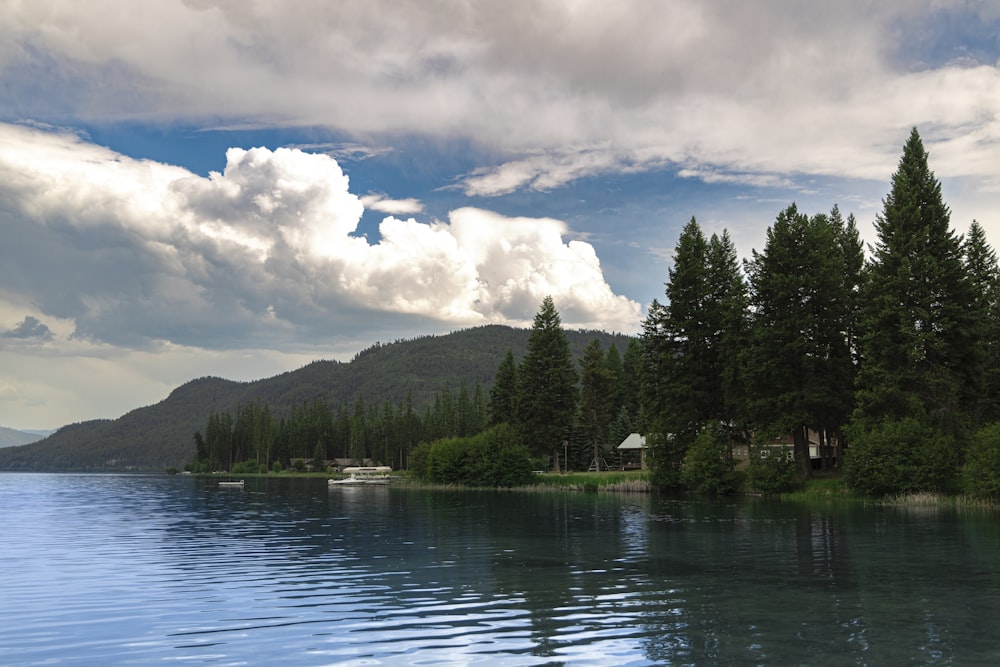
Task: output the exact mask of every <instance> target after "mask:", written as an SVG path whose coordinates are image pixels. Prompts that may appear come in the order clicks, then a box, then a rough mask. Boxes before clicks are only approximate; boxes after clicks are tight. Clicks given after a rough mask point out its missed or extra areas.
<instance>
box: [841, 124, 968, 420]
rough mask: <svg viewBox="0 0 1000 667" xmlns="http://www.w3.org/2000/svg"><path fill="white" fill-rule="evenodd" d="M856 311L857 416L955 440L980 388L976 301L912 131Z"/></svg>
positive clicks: (878, 226) (879, 221) (878, 227)
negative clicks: (919, 419)
mask: <svg viewBox="0 0 1000 667" xmlns="http://www.w3.org/2000/svg"><path fill="white" fill-rule="evenodd" d="M875 228H876V231H877V232H878V241H877V243H876V244H875V248H874V250H875V255H874V259H873V262H872V264H871V266H870V268H869V270H868V273H867V276H868V279H867V282H866V285H865V288H864V297H865V298H864V301H863V304H864V306H863V309H862V327H863V330H864V334H863V338H862V348H863V356H862V364H861V368H860V371H859V377H858V392H857V401H858V406H859V408H860V411H861V412H860V414H859V416H858V417H859V419H861V420H862V421H864V422H866V423H869V424H873V423H876V422H879V421H882V420H884V419H889V420H894V421H895V420H902V419H905V418H907V417H909V416H912V415H914V414H922V415H924V416H925V417H926V418H927V419H929V420H930V423H932V424H934V425H936V426H937V427H939V428H942V429H944V430H946V431H948V432H949V433H952V434H955V435H957V436H959V437H960V436H961V433H962V429H963V426H964V424H965V422H966V420H967V418H968V416H969V413H970V412H971V410H970V408H973V406H974V405H975V404H976V396H977V394H978V393H979V392H980V391H981V388H982V384H983V382H982V380H983V378H982V371H983V369H982V367H981V366H980V365H979V364H978V363H977V362H978V360H979V356H980V355H979V353H980V349H981V348H980V347H979V346H978V342H977V341H976V340H975V338H976V335H977V332H978V324H977V322H979V321H980V319H981V318H982V317H983V316H984V314H983V313H982V312H981V309H979V308H977V306H976V298H975V295H974V293H973V289H972V288H973V286H972V282H971V281H970V280H969V277H968V275H967V274H966V268H965V267H964V266H963V262H962V252H961V247H960V239H959V238H958V237H957V236H956V235H955V233H954V231H953V230H951V228H950V220H949V212H948V207H947V206H945V204H944V202H943V200H942V198H941V184H940V182H938V181H937V179H936V178H935V177H934V173H933V172H932V171H931V170H930V168H929V167H928V165H927V153H926V152H925V151H924V148H923V144H922V143H921V141H920V136H919V134H918V133H917V131H916V129H914V130H913V131H912V132H911V134H910V138H909V140H908V141H907V142H906V145H905V146H904V148H903V156H902V157H901V158H900V161H899V167H898V169H897V171H896V173H895V174H893V177H892V190H891V192H890V193H889V195H888V196H887V197H886V199H885V202H884V210H883V213H882V214H881V215H879V216H878V217H877V219H876V222H875Z"/></svg>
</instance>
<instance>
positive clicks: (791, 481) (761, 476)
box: [746, 447, 802, 496]
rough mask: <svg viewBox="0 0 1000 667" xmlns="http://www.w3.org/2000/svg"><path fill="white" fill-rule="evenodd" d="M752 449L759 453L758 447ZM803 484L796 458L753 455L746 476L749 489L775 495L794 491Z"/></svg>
mask: <svg viewBox="0 0 1000 667" xmlns="http://www.w3.org/2000/svg"><path fill="white" fill-rule="evenodd" d="M751 451H752V452H754V453H759V452H758V448H756V447H755V448H753V449H752V450H751ZM769 453H770V452H769ZM801 484H802V481H801V478H800V477H799V475H798V472H797V467H796V465H795V461H794V459H792V458H789V457H788V456H782V455H772V456H765V457H761V456H759V455H758V456H751V458H750V467H749V468H748V470H747V476H746V487H747V489H748V490H749V491H752V492H754V493H761V494H764V495H765V496H774V495H778V494H779V493H787V492H789V491H794V490H796V489H797V488H799V487H800V486H801Z"/></svg>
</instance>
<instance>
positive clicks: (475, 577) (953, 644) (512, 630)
mask: <svg viewBox="0 0 1000 667" xmlns="http://www.w3.org/2000/svg"><path fill="white" fill-rule="evenodd" d="M0 507H2V516H0V531H2V532H0V535H2V547H0V665H9V666H19V665H43V664H44V665H150V664H155V663H159V664H180V665H186V664H211V665H273V664H282V665H442V664H449V665H468V664H480V665H614V666H616V667H617V666H621V665H651V664H658V665H661V664H662V665H668V664H669V665H675V664H676V665H680V664H684V665H686V664H696V665H719V664H734V665H750V664H754V665H793V664H802V665H848V664H850V665H899V664H921V665H924V664H930V665H935V664H939V665H980V664H981V665H995V664H1000V635H998V632H997V626H998V622H1000V516H998V515H997V514H994V513H988V512H980V511H973V510H967V511H956V510H954V509H908V510H903V509H897V508H889V507H875V506H862V505H861V504H850V505H837V506H834V505H831V506H829V507H827V506H823V507H815V506H811V507H809V506H804V505H799V504H794V503H781V502H776V501H764V500H760V499H752V498H740V499H728V500H721V501H696V500H677V499H671V498H666V497H661V496H657V495H616V494H577V493H570V492H537V493H536V492H533V493H526V492H496V491H457V490H456V491H428V490H417V489H408V488H397V487H382V488H359V487H346V488H333V489H328V488H327V486H326V484H325V483H324V481H323V480H321V479H305V478H273V479H272V478H261V479H248V480H247V482H246V487H245V488H243V489H232V488H220V487H219V485H218V483H217V481H216V480H211V479H201V478H193V477H190V476H174V477H170V476H165V475H149V476H141V475H44V474H15V473H3V474H0Z"/></svg>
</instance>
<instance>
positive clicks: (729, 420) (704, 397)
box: [641, 218, 746, 486]
mask: <svg viewBox="0 0 1000 667" xmlns="http://www.w3.org/2000/svg"><path fill="white" fill-rule="evenodd" d="M668 275H669V281H668V282H667V285H666V296H667V299H668V302H669V303H668V304H667V305H665V306H664V305H661V304H660V303H658V302H657V301H654V302H653V304H652V305H651V306H650V308H649V313H648V315H647V318H646V320H645V321H644V322H643V331H642V335H641V341H642V346H643V359H644V364H643V374H642V375H643V391H642V395H643V401H642V403H643V407H644V408H645V413H646V419H647V420H648V424H647V429H646V430H647V434H649V435H650V436H651V441H652V446H653V457H652V458H653V466H654V469H655V471H656V473H657V483H658V484H660V485H663V486H679V485H680V476H679V475H680V466H681V463H682V461H683V458H684V452H685V451H686V449H687V447H688V446H689V445H690V444H691V443H692V442H694V439H695V438H696V437H697V434H698V433H699V432H700V431H701V429H702V427H703V426H704V425H705V424H706V423H707V422H709V421H721V422H723V423H725V424H726V425H727V426H731V425H733V424H734V423H735V421H736V420H735V419H734V413H735V412H737V411H740V410H742V407H741V405H742V402H741V401H740V400H738V396H739V394H740V389H741V386H742V383H741V381H740V379H739V378H740V373H739V370H738V360H739V349H740V347H741V344H742V335H743V329H744V324H743V322H744V318H745V298H746V297H745V292H746V288H745V283H744V281H743V278H742V275H741V273H740V270H739V263H738V261H737V259H736V251H735V247H734V246H733V244H732V241H731V239H730V238H729V235H728V234H723V236H721V237H720V236H718V235H713V236H712V239H711V240H710V241H709V240H706V239H705V236H704V234H702V231H701V228H700V227H699V226H698V222H697V221H696V220H695V219H694V218H691V220H690V222H688V224H687V225H685V227H684V229H683V231H682V232H681V235H680V238H679V239H678V241H677V246H676V247H675V252H674V264H673V267H671V269H670V270H669V273H668Z"/></svg>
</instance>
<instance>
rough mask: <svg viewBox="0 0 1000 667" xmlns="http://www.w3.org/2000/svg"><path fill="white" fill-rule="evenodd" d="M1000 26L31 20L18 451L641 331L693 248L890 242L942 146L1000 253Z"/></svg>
mask: <svg viewBox="0 0 1000 667" xmlns="http://www.w3.org/2000/svg"><path fill="white" fill-rule="evenodd" d="M998 35H1000V1H998V0H989V1H986V0H981V1H974V0H965V1H962V0H956V1H954V2H949V1H945V0H885V1H883V2H870V1H868V0H865V1H860V0H836V1H829V2H825V1H822V2H808V3H806V2H800V1H799V0H759V1H756V2H742V1H741V0H671V1H670V2H664V1H661V0H623V1H622V2H606V1H605V0H602V1H590V0H562V1H554V0H553V1H549V0H530V1H529V0H503V1H501V0H495V1H493V0H464V1H463V0H414V1H407V0H396V1H393V2H389V1H386V0H366V1H365V2H325V1H319V0H316V1H309V0H300V1H289V2H277V1H265V0H144V1H143V2H142V3H134V2H129V1H128V0H117V1H116V0H88V2H85V3H84V2H78V1H76V0H66V1H59V0H32V1H31V2H26V1H19V0H14V1H13V2H4V3H0V425H3V426H8V427H12V428H21V429H29V428H55V427H58V426H61V425H65V424H69V423H75V422H79V421H85V420H88V419H95V418H116V417H118V416H121V415H122V414H124V413H126V412H128V411H129V410H132V409H134V408H137V407H141V406H144V405H149V404H152V403H155V402H157V401H160V400H162V399H163V398H165V397H166V396H167V395H168V394H169V392H170V391H171V390H172V389H173V388H175V387H177V386H179V385H180V384H183V383H184V382H186V381H188V380H190V379H193V378H196V377H203V376H207V375H214V376H221V377H225V378H229V379H233V380H240V381H249V380H254V379H258V378H263V377H269V376H272V375H275V374H277V373H281V372H285V371H289V370H294V369H296V368H299V367H301V366H303V365H305V364H307V363H309V362H311V361H313V360H316V359H338V360H350V359H351V358H352V357H353V356H354V354H355V353H357V352H358V351H360V350H362V349H364V348H367V347H369V346H370V345H372V344H373V343H375V342H376V341H380V342H390V341H394V340H398V339H407V338H414V337H418V336H424V335H430V334H441V333H446V332H449V331H454V330H458V329H464V328H468V327H474V326H480V325H484V324H490V323H501V324H509V325H513V326H523V327H529V326H530V325H531V321H532V318H533V316H534V314H535V313H536V312H537V310H538V307H539V305H540V304H541V302H542V300H543V299H544V297H545V296H547V295H551V296H552V297H553V299H554V301H555V305H556V308H557V310H558V311H559V313H560V315H561V317H562V321H563V324H564V326H565V327H567V328H583V329H603V330H607V331H617V332H624V333H636V332H637V331H638V330H639V327H640V325H641V322H642V318H643V317H644V315H645V313H646V310H647V307H648V305H649V303H650V302H651V301H652V300H653V299H660V300H663V299H664V296H663V292H664V283H665V282H666V281H667V279H668V270H669V268H670V265H671V259H672V251H673V248H674V246H675V244H676V241H677V238H678V235H679V233H680V231H681V228H682V227H683V225H684V224H685V223H687V222H688V220H690V218H691V217H692V216H694V217H696V218H697V220H698V222H699V224H700V225H701V227H702V229H703V230H704V231H705V232H706V234H709V235H710V234H712V233H721V232H722V231H723V230H728V232H729V233H730V235H731V236H732V238H733V240H734V242H735V243H736V246H737V250H738V252H739V253H740V255H741V256H742V257H749V256H750V255H751V253H752V251H753V250H754V249H757V250H760V249H762V248H763V239H764V237H765V233H766V230H767V228H768V226H769V225H770V224H771V223H772V222H773V221H774V219H775V217H776V216H777V214H778V212H779V211H781V210H782V209H784V208H785V207H787V206H788V205H789V204H791V203H793V202H794V203H796V204H797V206H798V208H799V210H800V211H803V212H807V213H818V212H826V211H829V210H830V209H831V208H832V207H833V206H834V205H835V204H836V205H838V206H839V207H840V209H841V211H842V212H843V213H844V214H845V215H846V214H847V213H853V214H854V215H855V217H856V218H857V221H858V225H859V228H860V231H861V233H862V236H863V237H864V238H865V239H866V240H867V241H868V242H869V243H870V242H873V241H874V229H873V227H872V225H873V222H874V221H875V219H876V216H877V215H878V213H879V212H880V210H881V207H882V199H883V198H884V197H885V195H886V194H887V192H888V190H889V184H890V179H891V175H892V173H893V171H894V170H895V168H896V165H897V163H898V160H899V157H900V155H901V152H902V146H903V143H904V142H905V141H906V139H907V137H908V135H909V132H910V130H911V128H913V127H916V128H917V129H918V131H919V132H920V134H921V137H922V138H923V141H924V145H925V148H926V149H927V150H928V153H929V161H930V166H931V168H932V169H933V170H934V172H935V174H936V176H937V177H938V178H939V179H940V180H941V183H942V192H943V195H944V199H945V202H946V203H947V204H948V205H949V207H950V209H951V212H952V225H953V227H954V228H955V229H956V231H957V232H958V233H964V232H965V231H966V230H967V228H968V226H969V224H970V223H971V222H972V220H974V219H975V220H978V221H979V222H980V224H981V225H982V226H983V227H984V229H985V230H986V232H987V237H988V239H989V241H990V242H991V243H992V244H993V245H994V246H996V245H997V244H998V243H1000V206H998V203H1000V37H998Z"/></svg>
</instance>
